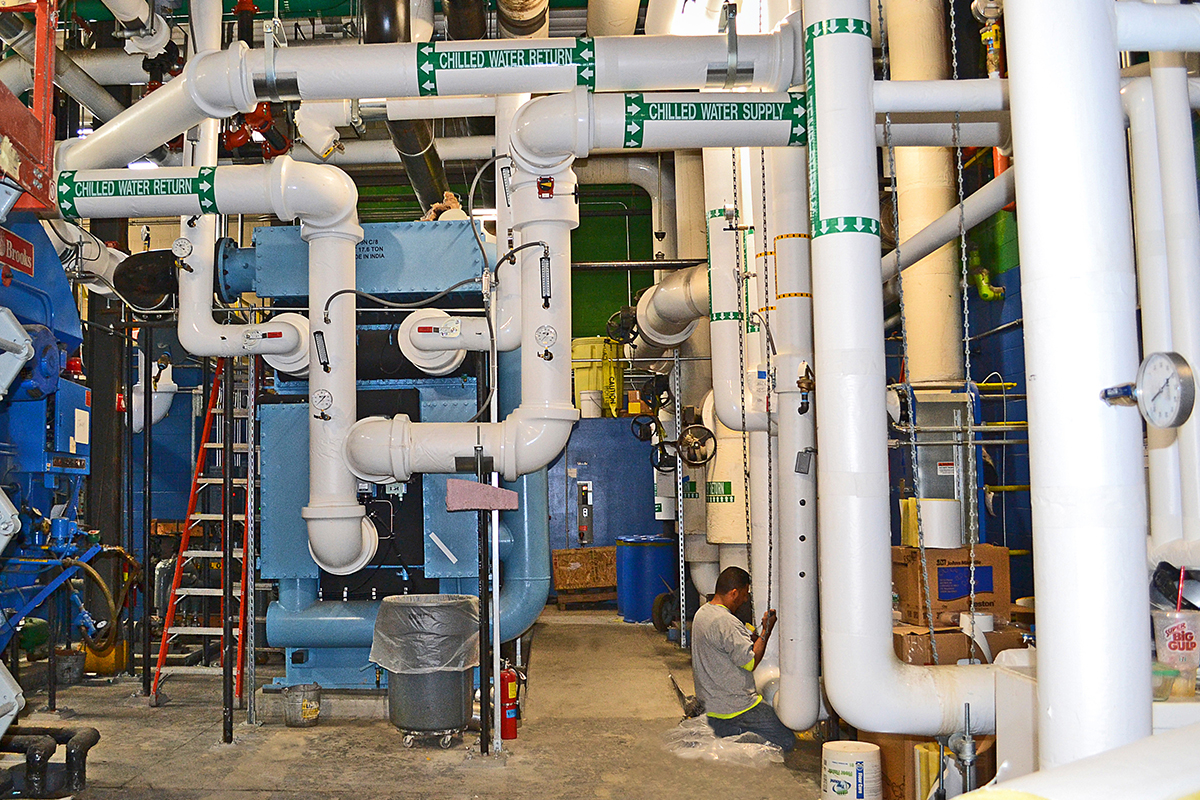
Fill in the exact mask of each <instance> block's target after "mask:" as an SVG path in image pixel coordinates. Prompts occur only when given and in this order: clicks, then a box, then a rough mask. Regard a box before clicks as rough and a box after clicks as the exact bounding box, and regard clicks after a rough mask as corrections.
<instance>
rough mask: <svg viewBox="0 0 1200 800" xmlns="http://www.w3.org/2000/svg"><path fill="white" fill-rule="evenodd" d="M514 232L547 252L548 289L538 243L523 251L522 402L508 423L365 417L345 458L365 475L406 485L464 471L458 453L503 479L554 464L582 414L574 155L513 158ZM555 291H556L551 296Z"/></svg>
mask: <svg viewBox="0 0 1200 800" xmlns="http://www.w3.org/2000/svg"><path fill="white" fill-rule="evenodd" d="M514 160H515V163H516V166H517V169H516V170H515V171H514V173H513V178H512V214H513V229H514V230H515V231H516V233H517V235H518V236H520V238H521V241H523V242H525V243H530V242H545V243H546V245H548V247H549V249H550V263H549V272H548V275H547V276H548V278H549V280H548V285H547V284H546V283H544V282H543V280H542V277H543V272H542V259H543V250H542V248H540V247H536V248H529V249H527V250H523V251H522V252H521V253H519V254H518V256H517V257H518V259H519V263H520V265H521V267H520V280H521V303H522V309H521V319H522V337H521V338H522V347H521V386H522V390H521V391H522V397H521V404H520V405H519V406H518V407H517V408H516V409H515V410H514V411H513V412H512V413H510V414H509V415H508V417H507V418H506V419H504V420H503V421H502V422H496V423H468V422H446V423H429V422H412V421H411V420H410V419H409V418H408V416H407V415H404V414H398V415H396V416H394V417H392V418H391V419H387V418H384V417H368V418H366V419H363V420H359V421H358V422H357V423H355V424H354V426H353V427H352V428H351V430H350V432H349V435H348V437H347V439H346V445H345V449H344V457H345V461H346V463H347V464H348V465H349V467H350V469H351V470H352V471H353V472H354V474H355V475H357V476H358V477H359V478H362V479H363V480H367V481H372V482H375V483H390V482H393V481H407V480H408V479H409V478H410V477H411V476H412V475H413V474H415V473H451V472H456V471H458V465H457V459H459V458H473V457H474V454H475V447H476V446H477V445H479V446H481V447H482V449H483V455H484V457H489V458H492V459H493V460H494V470H495V471H496V472H499V473H500V474H501V476H502V477H503V478H504V479H505V480H510V481H511V480H515V479H516V478H518V477H519V476H521V475H524V474H527V473H529V472H534V471H537V470H539V469H541V468H542V467H544V466H546V465H547V464H549V463H550V462H551V461H552V460H553V459H554V458H555V457H556V456H557V455H558V454H559V453H560V452H562V449H563V447H564V446H565V445H566V442H567V438H568V437H569V436H570V433H571V428H572V426H573V425H574V424H575V421H576V420H577V419H579V411H578V410H577V409H576V408H575V407H574V405H573V402H572V401H573V397H572V392H571V350H570V347H571V304H570V296H571V238H570V233H571V229H572V228H574V227H576V226H578V224H579V209H578V206H576V204H575V200H574V189H575V176H574V173H573V172H572V171H571V169H570V162H571V159H570V158H569V157H567V158H566V159H565V160H564V159H560V160H559V162H558V163H553V162H552V163H545V162H534V163H532V164H530V163H528V162H525V161H523V160H521V159H520V158H516V159H514ZM540 176H549V177H553V179H554V188H553V196H552V197H544V196H539V192H538V180H539V177H540ZM544 288H546V289H549V295H546V294H545V293H544Z"/></svg>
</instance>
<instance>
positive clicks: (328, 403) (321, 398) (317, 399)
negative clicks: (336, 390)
mask: <svg viewBox="0 0 1200 800" xmlns="http://www.w3.org/2000/svg"><path fill="white" fill-rule="evenodd" d="M309 402H310V403H312V407H313V408H315V409H317V410H318V411H328V410H329V409H330V408H331V407H332V406H333V393H332V392H330V391H329V390H328V389H317V390H316V391H315V392H313V393H312V396H311V397H310V398H309Z"/></svg>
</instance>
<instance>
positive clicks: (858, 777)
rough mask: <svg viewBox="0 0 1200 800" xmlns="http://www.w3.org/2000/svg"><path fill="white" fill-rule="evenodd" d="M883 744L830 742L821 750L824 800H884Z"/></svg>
mask: <svg viewBox="0 0 1200 800" xmlns="http://www.w3.org/2000/svg"><path fill="white" fill-rule="evenodd" d="M882 798H883V776H882V774H881V772H880V766H879V745H875V744H869V743H867V742H826V743H825V744H824V745H823V746H822V747H821V800H882Z"/></svg>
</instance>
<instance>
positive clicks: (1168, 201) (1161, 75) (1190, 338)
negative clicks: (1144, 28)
mask: <svg viewBox="0 0 1200 800" xmlns="http://www.w3.org/2000/svg"><path fill="white" fill-rule="evenodd" d="M1150 85H1151V88H1152V94H1153V103H1154V105H1153V108H1154V118H1155V127H1156V131H1157V141H1158V163H1159V176H1160V181H1159V183H1160V186H1161V191H1162V211H1163V220H1164V223H1165V225H1164V234H1165V241H1166V258H1167V280H1168V285H1169V289H1168V297H1169V307H1170V313H1169V314H1168V315H1166V316H1167V317H1168V318H1169V320H1170V323H1169V324H1170V326H1171V328H1170V330H1171V335H1170V340H1169V341H1170V344H1171V347H1170V348H1169V349H1171V350H1174V351H1175V352H1177V353H1179V354H1180V355H1181V356H1183V357H1184V358H1185V359H1187V361H1188V363H1189V364H1197V365H1200V319H1196V316H1197V315H1196V311H1197V309H1200V282H1198V281H1197V280H1196V275H1195V269H1196V264H1197V263H1198V262H1200V209H1198V207H1197V202H1198V200H1197V195H1196V181H1195V180H1194V179H1190V178H1189V177H1188V174H1187V172H1186V170H1187V169H1188V165H1189V164H1190V165H1191V166H1192V170H1193V172H1194V171H1195V164H1196V158H1195V152H1194V145H1193V142H1192V111H1191V107H1190V104H1189V102H1188V78H1187V68H1186V67H1185V66H1184V64H1183V57H1182V56H1180V55H1178V54H1174V53H1152V54H1151V56H1150ZM1146 352H1147V353H1150V352H1153V351H1152V350H1149V349H1147V350H1146ZM1175 436H1176V441H1177V443H1178V451H1179V471H1180V489H1181V511H1182V517H1183V520H1182V521H1183V538H1185V539H1188V540H1200V414H1193V415H1192V416H1191V417H1190V418H1189V419H1188V420H1187V422H1185V423H1184V424H1183V425H1181V426H1180V427H1179V428H1177V429H1176V431H1175Z"/></svg>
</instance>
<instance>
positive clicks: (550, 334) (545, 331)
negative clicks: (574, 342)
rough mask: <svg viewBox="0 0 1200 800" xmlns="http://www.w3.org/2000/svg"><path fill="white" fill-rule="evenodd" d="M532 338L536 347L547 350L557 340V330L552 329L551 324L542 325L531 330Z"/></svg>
mask: <svg viewBox="0 0 1200 800" xmlns="http://www.w3.org/2000/svg"><path fill="white" fill-rule="evenodd" d="M533 340H534V341H535V342H537V346H538V347H540V348H542V349H543V350H548V349H550V348H551V347H553V346H554V343H555V342H557V341H558V331H556V330H554V326H553V325H543V326H541V327H540V328H538V329H537V330H536V331H534V332H533Z"/></svg>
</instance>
